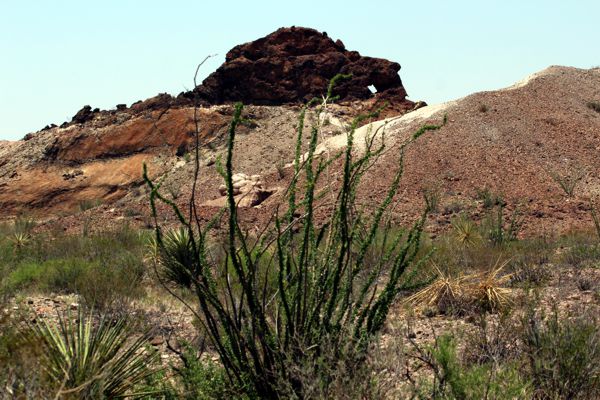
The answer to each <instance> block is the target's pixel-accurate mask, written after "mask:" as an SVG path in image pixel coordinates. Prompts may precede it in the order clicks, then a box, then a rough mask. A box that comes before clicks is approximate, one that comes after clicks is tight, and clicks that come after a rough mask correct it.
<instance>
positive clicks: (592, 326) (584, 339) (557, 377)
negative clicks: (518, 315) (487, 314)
mask: <svg viewBox="0 0 600 400" xmlns="http://www.w3.org/2000/svg"><path fill="white" fill-rule="evenodd" d="M525 324H526V329H525V332H526V333H525V337H524V352H525V354H526V357H527V359H528V361H529V369H530V370H529V373H530V375H531V378H532V381H533V384H534V387H535V394H536V398H544V399H545V398H561V399H578V398H579V399H591V398H597V396H598V395H599V394H600V328H599V327H598V321H597V320H596V319H595V318H593V317H590V316H589V315H580V316H577V317H575V318H563V319H561V318H559V314H558V311H557V310H556V309H555V310H554V312H553V313H552V315H550V316H549V317H548V318H547V319H542V318H541V317H540V316H539V315H530V316H529V318H528V320H527V321H526V322H525Z"/></svg>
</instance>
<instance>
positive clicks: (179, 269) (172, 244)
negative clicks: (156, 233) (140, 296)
mask: <svg viewBox="0 0 600 400" xmlns="http://www.w3.org/2000/svg"><path fill="white" fill-rule="evenodd" d="M151 251H153V252H154V255H155V259H156V260H157V261H158V264H159V265H160V267H161V271H160V272H161V274H162V275H163V278H164V279H166V280H167V281H170V282H174V283H176V284H178V285H180V286H183V287H188V288H189V287H191V286H192V283H193V280H194V279H195V278H194V267H195V265H196V262H197V257H196V256H197V255H196V254H194V249H193V246H192V242H191V240H190V234H189V232H188V230H187V229H185V228H183V227H182V228H180V229H176V230H171V231H168V232H167V233H165V235H164V236H163V238H162V246H160V248H159V246H158V245H157V243H156V240H154V242H153V245H151Z"/></svg>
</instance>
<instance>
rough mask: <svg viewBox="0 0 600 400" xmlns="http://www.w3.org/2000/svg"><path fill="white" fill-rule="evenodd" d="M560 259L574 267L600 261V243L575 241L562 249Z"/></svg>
mask: <svg viewBox="0 0 600 400" xmlns="http://www.w3.org/2000/svg"><path fill="white" fill-rule="evenodd" d="M561 261H562V262H563V263H564V264H566V265H568V266H571V267H575V268H581V267H585V266H587V265H593V264H595V263H598V262H599V261H600V245H598V244H595V243H586V242H579V241H576V242H575V243H572V244H571V245H570V246H569V247H567V248H566V249H565V250H564V252H563V253H562V255H561Z"/></svg>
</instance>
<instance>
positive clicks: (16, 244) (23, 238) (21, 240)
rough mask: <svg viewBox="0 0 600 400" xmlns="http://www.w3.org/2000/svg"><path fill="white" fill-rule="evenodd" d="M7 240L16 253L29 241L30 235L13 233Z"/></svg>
mask: <svg viewBox="0 0 600 400" xmlns="http://www.w3.org/2000/svg"><path fill="white" fill-rule="evenodd" d="M8 240H10V242H11V243H12V246H13V251H14V252H15V253H17V252H19V251H21V250H22V249H23V248H25V246H27V244H28V243H29V242H30V241H31V235H30V234H29V233H27V232H15V233H14V234H13V235H12V236H10V237H9V238H8Z"/></svg>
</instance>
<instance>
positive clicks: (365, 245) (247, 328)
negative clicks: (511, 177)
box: [144, 76, 445, 398]
mask: <svg viewBox="0 0 600 400" xmlns="http://www.w3.org/2000/svg"><path fill="white" fill-rule="evenodd" d="M340 78H342V77H341V76H338V77H336V78H334V80H333V81H332V83H331V85H330V87H329V91H328V95H327V96H326V97H325V100H324V103H323V104H326V103H327V102H328V101H331V100H332V96H331V91H332V89H333V83H334V82H335V80H337V79H340ZM318 101H319V100H316V101H311V102H310V103H309V104H308V105H307V106H306V107H304V108H303V110H302V111H301V113H300V116H299V123H298V135H297V142H296V152H295V156H294V157H295V162H294V174H293V178H292V182H291V184H290V186H289V187H288V188H287V191H286V197H287V200H288V204H287V208H286V209H285V210H282V211H281V212H279V213H277V214H276V215H275V216H274V218H273V220H272V221H273V222H272V223H271V224H270V225H268V226H267V227H265V228H264V230H262V233H261V234H259V235H258V237H253V238H252V239H249V237H248V235H247V234H246V233H245V232H244V231H243V230H242V228H241V227H240V224H239V221H238V214H237V207H236V203H235V199H234V197H233V181H232V175H233V172H232V170H233V167H232V158H233V145H234V143H235V132H236V127H237V126H238V124H240V123H241V122H242V120H243V118H242V108H243V107H242V105H241V104H237V105H236V106H235V109H234V115H233V119H232V122H231V125H230V129H229V135H228V141H227V146H228V147H227V148H228V151H227V157H226V162H225V165H222V164H221V163H220V162H219V163H217V170H218V171H219V172H220V173H221V174H222V175H223V177H224V179H225V184H226V187H227V220H228V222H227V226H226V228H225V229H226V231H227V238H226V242H225V247H226V254H225V257H224V261H223V262H220V263H218V264H216V263H214V260H215V259H214V258H213V257H211V255H210V253H209V249H208V246H207V238H208V235H209V233H210V231H211V228H212V227H213V226H214V221H215V220H213V221H211V222H209V223H208V224H202V223H201V221H200V220H199V219H198V218H197V217H195V216H196V215H197V214H196V212H197V211H196V209H195V207H196V206H195V201H194V194H193V193H192V197H191V199H190V201H189V211H190V214H189V215H188V217H187V218H186V217H184V215H183V214H182V212H181V211H180V210H179V208H178V207H177V206H176V205H175V204H174V203H173V202H172V201H170V200H169V199H167V198H166V197H164V196H162V195H161V193H160V184H155V183H153V182H152V181H151V180H150V179H149V178H148V176H147V174H146V173H145V174H144V176H145V179H146V182H147V184H148V185H149V187H150V189H151V195H150V203H151V207H152V210H153V214H154V217H155V222H156V225H157V229H156V242H157V245H158V249H159V252H160V251H162V249H163V248H164V247H165V241H164V234H163V232H162V230H161V229H160V227H159V226H158V218H157V207H156V203H157V202H159V201H160V202H163V203H166V204H167V205H169V206H170V207H171V208H172V209H173V210H174V212H175V214H176V215H177V217H178V219H179V221H180V223H181V225H182V226H183V227H184V228H185V229H186V230H187V232H188V235H189V238H190V242H191V247H192V252H191V253H192V254H193V257H194V263H193V269H192V274H191V283H192V289H193V292H194V293H195V294H196V296H197V304H196V306H197V309H198V310H199V312H198V313H197V318H198V321H199V322H200V323H201V324H202V326H203V329H204V332H205V333H206V334H207V336H208V337H209V338H210V340H211V344H212V346H213V347H214V349H215V351H216V352H217V353H218V354H219V357H220V360H221V363H222V365H223V367H224V369H225V372H226V375H227V379H228V380H229V381H230V382H231V383H232V384H234V385H235V386H237V387H242V388H244V391H245V392H246V393H248V394H251V395H256V396H258V397H266V398H281V397H296V396H297V397H303V396H304V393H306V391H307V390H308V389H309V388H308V386H307V384H308V383H307V382H312V383H311V385H316V386H319V387H322V388H327V387H329V385H330V383H331V382H334V381H335V379H333V377H332V376H331V373H332V372H331V371H336V369H335V368H331V367H332V365H333V363H336V364H340V365H358V364H360V363H361V361H362V360H364V357H365V352H366V349H367V348H368V345H369V343H370V342H371V341H372V340H373V338H374V337H375V335H377V333H378V332H379V331H380V330H381V328H382V326H383V324H384V322H385V320H386V318H387V315H388V312H389V309H390V306H391V304H392V302H393V301H394V299H395V298H396V296H397V294H398V292H399V290H401V289H402V288H403V287H404V286H405V285H410V284H411V283H412V282H410V278H411V276H412V273H411V271H414V270H415V269H416V268H418V266H419V265H420V261H419V259H418V257H417V255H418V250H419V245H420V239H421V232H422V228H423V224H424V221H425V214H423V216H422V217H421V218H420V219H419V220H418V221H417V222H416V223H415V224H414V225H413V227H412V228H411V229H408V230H407V231H406V234H404V235H398V236H396V237H393V236H390V237H389V238H387V240H386V242H387V243H390V245H389V247H388V249H389V250H387V251H386V252H385V253H384V255H383V257H381V258H380V259H379V260H378V262H377V263H374V264H372V265H367V264H365V263H364V260H365V257H366V255H367V253H368V251H369V250H370V249H371V248H372V247H373V246H374V245H375V238H376V235H377V232H378V230H379V228H380V226H381V223H382V220H383V219H384V215H385V213H386V210H387V207H388V206H389V204H390V203H391V201H392V199H393V197H394V195H395V194H396V193H397V191H398V188H399V184H400V178H401V176H402V159H403V158H402V155H403V153H404V149H405V147H406V146H407V145H409V144H410V143H412V142H414V141H415V140H416V139H417V138H418V137H419V136H421V135H422V134H424V133H425V132H427V131H435V130H437V129H440V128H441V126H442V125H443V123H442V124H441V125H426V126H424V127H422V128H421V129H419V130H418V131H417V132H415V134H414V135H413V136H412V138H411V139H410V140H409V141H408V142H407V143H405V144H404V145H403V146H402V147H401V149H400V158H399V160H398V170H397V172H396V173H395V175H394V178H393V181H392V183H391V185H390V188H389V190H388V192H387V194H386V197H385V199H384V201H383V202H382V203H381V204H380V205H378V206H377V207H376V208H375V209H374V210H372V211H373V212H372V213H366V212H363V211H361V209H360V208H359V207H358V206H357V205H356V202H355V198H356V191H357V188H358V186H359V183H360V181H361V178H362V177H363V176H364V174H365V173H366V172H367V171H368V169H369V168H370V167H371V165H372V163H373V162H374V161H375V160H376V159H377V158H378V156H379V155H380V154H381V152H382V151H383V150H384V148H385V143H383V142H382V143H381V144H380V145H379V144H376V141H375V140H374V136H373V137H371V138H369V140H368V141H367V143H366V149H365V151H364V153H361V154H358V155H357V154H356V152H354V151H353V150H354V149H353V140H354V131H355V129H356V128H357V127H358V126H359V124H360V123H361V122H362V121H363V120H365V119H366V118H369V117H372V116H375V115H376V114H371V115H369V116H362V117H359V118H357V119H356V120H355V121H354V122H353V124H352V126H351V128H350V130H349V132H348V136H347V138H348V142H347V148H346V149H345V150H343V151H340V152H339V153H338V154H336V155H335V156H333V157H331V158H327V159H324V158H323V159H319V158H317V156H316V154H315V150H316V145H317V139H318V132H319V126H318V122H315V124H316V125H314V126H312V127H311V130H310V132H311V133H310V139H309V143H308V153H307V156H306V157H305V158H304V161H303V162H302V163H301V162H300V158H301V154H302V149H303V143H302V141H303V137H304V122H305V114H306V112H307V110H308V109H309V107H312V106H313V105H314V104H315V103H316V102H318ZM323 108H324V106H322V107H317V109H316V114H317V116H316V118H315V119H314V121H320V118H319V116H320V114H321V112H322V111H323ZM444 123H445V119H444ZM338 160H339V162H341V164H342V171H343V173H342V176H341V178H342V179H341V187H340V189H339V190H337V191H336V192H335V193H334V196H333V198H334V199H336V201H335V204H333V209H332V211H331V213H330V214H329V216H328V217H327V218H326V220H325V221H324V223H322V224H321V223H319V222H318V220H317V218H316V214H315V212H316V207H317V205H318V202H319V199H320V198H321V197H322V194H323V190H325V191H326V190H333V187H332V186H331V185H329V182H326V183H325V185H322V184H321V179H320V178H321V177H322V173H323V172H324V171H325V170H326V168H327V167H328V166H329V165H330V164H331V163H333V162H337V161H338ZM197 176H198V168H196V171H195V177H196V178H197ZM328 197H329V196H328ZM218 217H220V215H219V216H218ZM359 233H360V234H359ZM263 268H266V269H267V270H268V271H263V270H262V269H263ZM269 271H272V272H269ZM272 273H273V274H274V276H275V277H276V289H275V290H273V289H272V288H271V282H270V280H269V279H268V277H270V276H273V275H272ZM219 277H225V278H226V279H217V278H219ZM236 288H239V289H236ZM192 309H193V308H192ZM326 349H331V351H332V352H333V353H332V355H331V356H330V358H328V359H327V360H326V361H325V362H324V363H323V364H320V362H319V360H321V359H322V357H323V355H324V354H325V350H326ZM320 365H323V366H324V368H320ZM307 367H308V368H309V373H308V374H307V373H305V372H302V370H303V369H304V368H307ZM349 371H350V372H351V371H352V369H349ZM304 376H310V377H311V378H310V379H309V380H306V379H303V377H304ZM350 378H351V375H350V376H348V379H350Z"/></svg>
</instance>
